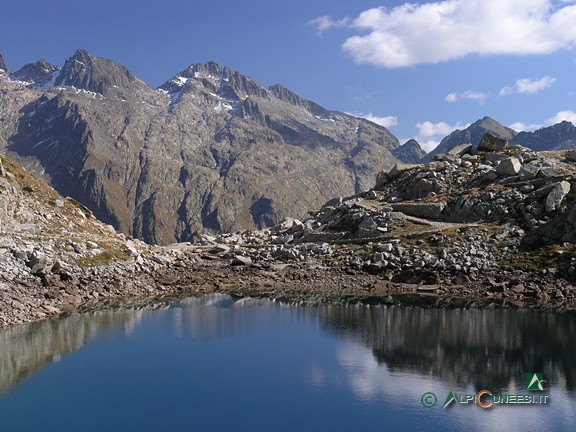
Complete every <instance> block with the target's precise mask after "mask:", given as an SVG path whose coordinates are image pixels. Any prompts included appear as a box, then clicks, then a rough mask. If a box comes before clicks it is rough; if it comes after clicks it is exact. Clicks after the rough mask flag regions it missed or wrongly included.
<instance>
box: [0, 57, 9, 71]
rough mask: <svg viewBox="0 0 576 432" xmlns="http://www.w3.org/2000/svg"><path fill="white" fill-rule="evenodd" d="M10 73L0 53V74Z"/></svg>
mask: <svg viewBox="0 0 576 432" xmlns="http://www.w3.org/2000/svg"><path fill="white" fill-rule="evenodd" d="M9 74H10V70H9V69H8V66H6V63H4V57H3V56H2V54H0V75H9Z"/></svg>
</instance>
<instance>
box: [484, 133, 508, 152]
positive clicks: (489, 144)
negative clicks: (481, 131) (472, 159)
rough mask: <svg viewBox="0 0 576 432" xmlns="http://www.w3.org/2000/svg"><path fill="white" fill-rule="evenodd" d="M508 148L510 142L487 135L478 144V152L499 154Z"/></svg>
mask: <svg viewBox="0 0 576 432" xmlns="http://www.w3.org/2000/svg"><path fill="white" fill-rule="evenodd" d="M506 147H508V140H507V139H504V138H500V137H497V136H494V135H492V134H491V133H486V134H485V135H484V136H483V137H482V140H481V141H480V143H479V144H478V151H484V152H499V151H502V150H504V149H505V148H506Z"/></svg>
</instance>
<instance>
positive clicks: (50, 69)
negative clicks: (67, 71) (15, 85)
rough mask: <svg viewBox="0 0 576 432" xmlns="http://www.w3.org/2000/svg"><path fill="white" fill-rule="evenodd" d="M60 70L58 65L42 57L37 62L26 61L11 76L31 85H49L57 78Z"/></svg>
mask: <svg viewBox="0 0 576 432" xmlns="http://www.w3.org/2000/svg"><path fill="white" fill-rule="evenodd" d="M59 70H60V68H59V67H58V66H54V65H53V64H50V63H48V61H46V60H44V59H41V60H38V61H37V62H36V63H26V64H25V65H24V66H22V67H21V68H20V69H18V70H17V71H16V72H14V73H13V74H12V75H11V76H12V78H14V79H16V80H18V81H23V82H25V83H28V85H29V86H31V87H34V88H38V87H45V86H46V87H49V86H50V85H51V84H53V83H52V81H53V80H54V79H55V78H56V74H57V72H58V71H59Z"/></svg>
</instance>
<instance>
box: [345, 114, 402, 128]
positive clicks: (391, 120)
mask: <svg viewBox="0 0 576 432" xmlns="http://www.w3.org/2000/svg"><path fill="white" fill-rule="evenodd" d="M346 114H348V115H351V116H354V117H360V118H364V119H366V120H369V121H371V122H373V123H376V124H379V125H380V126H384V127H385V128H389V127H392V126H396V125H397V124H398V117H395V116H385V117H377V116H375V115H372V113H371V112H369V113H367V114H364V113H353V112H348V113H346Z"/></svg>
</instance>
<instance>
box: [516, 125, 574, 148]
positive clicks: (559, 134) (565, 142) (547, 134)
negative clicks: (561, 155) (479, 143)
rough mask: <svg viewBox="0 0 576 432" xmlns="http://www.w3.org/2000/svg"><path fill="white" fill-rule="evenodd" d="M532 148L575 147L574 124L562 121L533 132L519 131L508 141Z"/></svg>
mask: <svg viewBox="0 0 576 432" xmlns="http://www.w3.org/2000/svg"><path fill="white" fill-rule="evenodd" d="M510 144H520V145H523V146H526V147H530V148H531V149H533V150H537V151H545V150H568V149H574V148H576V126H574V125H573V124H572V123H570V122H569V121H563V122H561V123H558V124H555V125H553V126H548V127H545V128H542V129H538V130H537V131H534V132H520V133H519V134H518V135H516V136H515V137H514V138H512V140H511V141H510Z"/></svg>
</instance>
